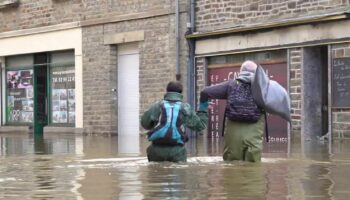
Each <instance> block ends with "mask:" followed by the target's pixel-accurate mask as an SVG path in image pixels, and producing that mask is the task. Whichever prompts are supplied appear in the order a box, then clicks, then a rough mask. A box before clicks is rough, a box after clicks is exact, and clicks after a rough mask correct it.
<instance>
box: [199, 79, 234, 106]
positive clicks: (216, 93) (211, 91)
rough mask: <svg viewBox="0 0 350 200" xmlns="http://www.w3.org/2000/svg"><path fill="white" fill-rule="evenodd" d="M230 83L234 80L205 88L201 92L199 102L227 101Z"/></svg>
mask: <svg viewBox="0 0 350 200" xmlns="http://www.w3.org/2000/svg"><path fill="white" fill-rule="evenodd" d="M230 81H232V80H229V81H225V82H222V83H219V84H217V85H212V86H208V87H206V88H204V89H203V90H202V91H201V94H200V99H199V101H200V102H206V101H208V99H227V90H228V86H229V82H230Z"/></svg>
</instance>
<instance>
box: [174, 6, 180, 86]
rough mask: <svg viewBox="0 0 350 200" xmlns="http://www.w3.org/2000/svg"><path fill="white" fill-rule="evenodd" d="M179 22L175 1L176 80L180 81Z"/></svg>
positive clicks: (178, 11) (177, 7)
mask: <svg viewBox="0 0 350 200" xmlns="http://www.w3.org/2000/svg"><path fill="white" fill-rule="evenodd" d="M179 20H180V9H179V0H176V1H175V38H176V42H175V43H176V44H175V45H176V47H175V48H176V58H175V59H176V80H177V81H179V80H180V79H181V74H180V36H179V29H180V26H179Z"/></svg>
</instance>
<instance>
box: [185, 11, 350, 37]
mask: <svg viewBox="0 0 350 200" xmlns="http://www.w3.org/2000/svg"><path fill="white" fill-rule="evenodd" d="M349 18H350V11H346V12H344V11H343V12H341V13H328V14H323V15H315V16H307V17H300V18H291V19H284V20H278V21H273V22H263V23H257V24H246V25H238V26H236V27H231V28H225V29H220V30H215V31H209V32H201V33H199V32H196V33H193V34H189V35H186V38H187V39H201V38H208V37H221V36H224V35H229V34H236V33H237V34H238V33H243V32H252V31H259V30H266V29H274V28H284V27H290V26H297V25H304V24H313V23H321V22H329V21H335V20H343V19H349Z"/></svg>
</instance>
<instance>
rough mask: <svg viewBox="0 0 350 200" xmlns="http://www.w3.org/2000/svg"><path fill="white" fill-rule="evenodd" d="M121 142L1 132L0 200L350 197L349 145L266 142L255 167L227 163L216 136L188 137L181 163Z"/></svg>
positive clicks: (142, 146)
mask: <svg viewBox="0 0 350 200" xmlns="http://www.w3.org/2000/svg"><path fill="white" fill-rule="evenodd" d="M119 140H120V141H119V142H118V137H102V136H75V135H48V136H45V138H38V139H34V138H33V137H32V136H30V135H19V134H3V135H0V162H1V165H0V199H91V200H92V199H93V200H96V199H128V200H129V199H131V200H137V199H215V200H216V199H273V200H275V199H276V200H277V199H297V200H300V199H320V200H321V199H322V200H323V199H344V200H345V199H350V192H349V190H348V188H349V183H350V180H349V178H348V177H349V175H350V141H348V140H344V141H335V142H334V143H333V144H328V143H327V142H326V143H321V142H314V143H312V142H305V143H303V144H301V143H300V141H294V142H292V143H291V144H289V145H288V144H287V143H286V144H283V145H282V147H281V145H275V144H269V145H265V150H264V154H263V160H262V163H260V164H253V163H245V162H224V161H223V160H222V157H221V153H222V146H223V145H222V140H221V139H207V138H204V137H203V136H201V137H198V138H197V139H195V138H192V139H191V140H190V142H189V143H188V144H187V150H188V154H189V155H188V162H187V163H180V164H175V163H148V161H147V158H146V155H145V152H146V148H147V146H148V144H149V143H148V141H147V140H146V139H145V138H143V137H141V138H139V141H140V145H134V144H133V143H132V141H137V140H132V138H119ZM121 140H123V141H121ZM118 144H119V145H118ZM281 149H282V150H281ZM137 151H139V152H140V154H138V153H137Z"/></svg>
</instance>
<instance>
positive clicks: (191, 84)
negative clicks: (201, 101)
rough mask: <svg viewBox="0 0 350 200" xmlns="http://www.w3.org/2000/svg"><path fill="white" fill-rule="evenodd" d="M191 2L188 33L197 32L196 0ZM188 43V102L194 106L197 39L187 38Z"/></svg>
mask: <svg viewBox="0 0 350 200" xmlns="http://www.w3.org/2000/svg"><path fill="white" fill-rule="evenodd" d="M189 1H190V2H189V3H190V12H189V13H190V16H189V17H190V19H189V22H188V23H187V32H186V34H192V33H194V32H195V0H189ZM187 43H188V67H187V97H188V103H189V104H190V105H191V106H192V107H194V106H196V103H195V87H194V86H195V83H194V81H195V71H194V52H195V41H194V39H193V38H189V39H187Z"/></svg>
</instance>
